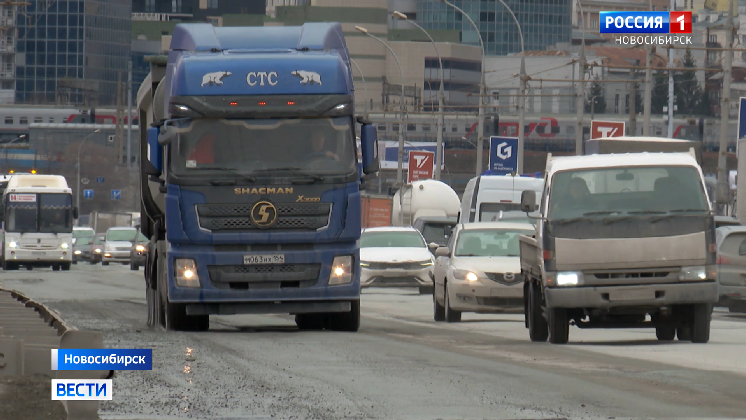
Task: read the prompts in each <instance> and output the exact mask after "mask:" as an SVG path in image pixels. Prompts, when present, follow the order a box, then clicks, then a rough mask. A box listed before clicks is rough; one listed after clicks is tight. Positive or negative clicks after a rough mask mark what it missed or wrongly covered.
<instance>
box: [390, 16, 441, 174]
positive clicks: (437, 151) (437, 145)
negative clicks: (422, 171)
mask: <svg viewBox="0 0 746 420" xmlns="http://www.w3.org/2000/svg"><path fill="white" fill-rule="evenodd" d="M392 15H393V16H394V17H395V18H399V19H402V20H406V21H407V22H409V23H411V24H412V25H414V26H416V27H417V28H419V29H420V30H421V31H422V32H424V33H425V35H427V37H428V38H429V39H430V42H431V43H432V44H433V48H435V54H436V55H437V56H438V65H439V66H440V89H439V90H438V123H437V130H438V136H437V138H436V141H435V173H434V176H435V179H437V180H440V167H441V166H442V165H443V100H444V99H445V94H444V93H443V60H442V59H441V57H440V51H438V45H437V44H435V40H433V37H431V36H430V34H429V33H428V32H427V31H426V30H425V28H423V27H422V26H420V25H418V24H417V22H415V21H412V20H409V19H408V18H407V15H405V14H404V13H401V12H394V13H392Z"/></svg>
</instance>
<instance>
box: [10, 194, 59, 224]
mask: <svg viewBox="0 0 746 420" xmlns="http://www.w3.org/2000/svg"><path fill="white" fill-rule="evenodd" d="M5 205H6V212H5V214H6V219H5V222H6V226H5V230H7V231H8V232H22V233H33V232H41V233H71V232H72V230H73V226H72V225H73V220H72V219H73V217H72V196H71V195H70V194H52V193H49V194H7V195H6V201H5Z"/></svg>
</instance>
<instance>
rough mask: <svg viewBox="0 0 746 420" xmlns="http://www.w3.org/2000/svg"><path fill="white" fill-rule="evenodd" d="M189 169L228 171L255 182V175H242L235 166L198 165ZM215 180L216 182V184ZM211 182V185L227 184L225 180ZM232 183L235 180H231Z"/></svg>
mask: <svg viewBox="0 0 746 420" xmlns="http://www.w3.org/2000/svg"><path fill="white" fill-rule="evenodd" d="M189 169H190V170H195V169H196V170H198V171H223V172H228V173H230V174H233V175H238V176H240V177H241V178H243V179H245V180H247V181H249V182H256V177H253V176H251V175H244V174H242V173H240V172H238V169H236V168H226V167H224V166H200V167H198V168H189ZM216 182H217V183H218V184H216ZM211 183H212V184H213V185H227V184H225V181H211ZM233 184H235V181H234V182H233Z"/></svg>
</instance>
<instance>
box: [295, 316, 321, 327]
mask: <svg viewBox="0 0 746 420" xmlns="http://www.w3.org/2000/svg"><path fill="white" fill-rule="evenodd" d="M324 321H325V319H324V315H323V314H297V315H295V325H297V326H298V329H299V330H302V331H309V330H317V331H318V330H323V329H324Z"/></svg>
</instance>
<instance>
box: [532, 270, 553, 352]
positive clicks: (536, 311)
mask: <svg viewBox="0 0 746 420" xmlns="http://www.w3.org/2000/svg"><path fill="white" fill-rule="evenodd" d="M528 291H529V293H528V335H529V337H531V341H533V342H538V343H543V342H545V341H547V339H548V338H549V325H548V324H547V320H546V319H544V308H543V307H542V306H541V300H542V299H541V290H540V289H539V286H538V285H536V284H533V283H532V284H530V285H529V286H528Z"/></svg>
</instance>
